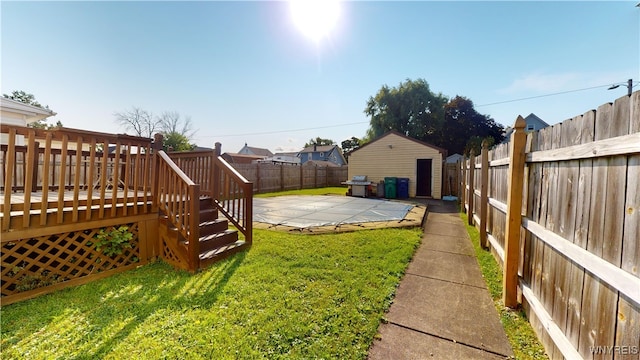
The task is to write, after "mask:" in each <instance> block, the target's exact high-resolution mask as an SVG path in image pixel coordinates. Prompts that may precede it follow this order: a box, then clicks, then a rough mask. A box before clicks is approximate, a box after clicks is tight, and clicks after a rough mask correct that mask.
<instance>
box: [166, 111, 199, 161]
mask: <svg viewBox="0 0 640 360" xmlns="http://www.w3.org/2000/svg"><path fill="white" fill-rule="evenodd" d="M158 120H160V127H161V128H162V134H163V135H164V138H163V141H162V147H163V148H164V149H165V150H168V149H171V150H172V151H191V150H193V149H195V147H196V145H195V144H192V143H191V139H192V137H193V135H194V133H195V131H194V130H192V125H191V118H190V117H188V116H186V117H185V118H184V120H182V119H181V117H180V114H179V113H178V112H176V111H165V112H163V113H162V115H160V117H158Z"/></svg>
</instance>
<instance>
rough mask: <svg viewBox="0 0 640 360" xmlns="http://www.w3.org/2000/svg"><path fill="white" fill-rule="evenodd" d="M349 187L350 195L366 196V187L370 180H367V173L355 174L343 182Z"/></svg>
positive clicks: (367, 193)
mask: <svg viewBox="0 0 640 360" xmlns="http://www.w3.org/2000/svg"><path fill="white" fill-rule="evenodd" d="M343 184H344V185H349V187H350V188H351V196H361V197H367V196H368V195H369V192H368V191H367V188H368V187H369V185H371V181H367V175H355V176H354V177H353V178H351V180H348V181H345V182H343Z"/></svg>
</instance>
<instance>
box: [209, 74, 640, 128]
mask: <svg viewBox="0 0 640 360" xmlns="http://www.w3.org/2000/svg"><path fill="white" fill-rule="evenodd" d="M609 85H611V84H604V85H598V86H592V87H587V88H582V89H575V90H567V91H560V92H556V93H551V94H544V95H536V96H529V97H525V98H519V99H511V100H504V101H497V102H493V103H488V104H482V105H474V106H475V107H481V106H490V105H498V104H506V103H511V102H516V101H523V100H531V99H538V98H543V97H548V96H555V95H563V94H570V93H574V92H579V91H585V90H592V89H598V88H604V87H605V86H609ZM636 86H638V84H636V85H634V86H633V87H636ZM368 123H369V121H358V122H353V123H347V124H338V125H327V126H318V127H312V128H303V129H291V130H274V131H263V132H255V133H244V134H229V135H210V136H200V137H203V138H212V137H236V136H255V135H271V134H281V133H290V132H298V131H308V130H319V129H330V128H336V127H343V126H351V125H360V124H368Z"/></svg>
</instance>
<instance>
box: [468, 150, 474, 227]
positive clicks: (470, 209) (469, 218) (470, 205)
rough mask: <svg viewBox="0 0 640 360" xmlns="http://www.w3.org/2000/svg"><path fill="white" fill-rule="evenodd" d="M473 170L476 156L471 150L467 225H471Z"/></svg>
mask: <svg viewBox="0 0 640 360" xmlns="http://www.w3.org/2000/svg"><path fill="white" fill-rule="evenodd" d="M475 169H476V154H475V151H473V149H471V152H470V153H469V211H468V212H467V222H468V223H469V225H473V200H474V197H475V195H474V192H475V189H474V188H473V185H474V184H473V182H474V181H473V180H474V179H473V177H474V176H475V175H474V173H475Z"/></svg>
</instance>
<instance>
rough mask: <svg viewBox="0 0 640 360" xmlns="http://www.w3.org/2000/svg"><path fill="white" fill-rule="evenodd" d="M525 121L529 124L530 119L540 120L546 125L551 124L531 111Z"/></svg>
mask: <svg viewBox="0 0 640 360" xmlns="http://www.w3.org/2000/svg"><path fill="white" fill-rule="evenodd" d="M524 121H525V122H526V123H527V124H528V123H529V122H530V121H538V122H540V123H541V124H542V125H544V126H545V127H547V126H549V124H547V123H546V121H544V120H542V119H540V118H539V117H538V116H537V115H536V114H534V113H531V114H529V115H528V116H527V117H526V118H524Z"/></svg>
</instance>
